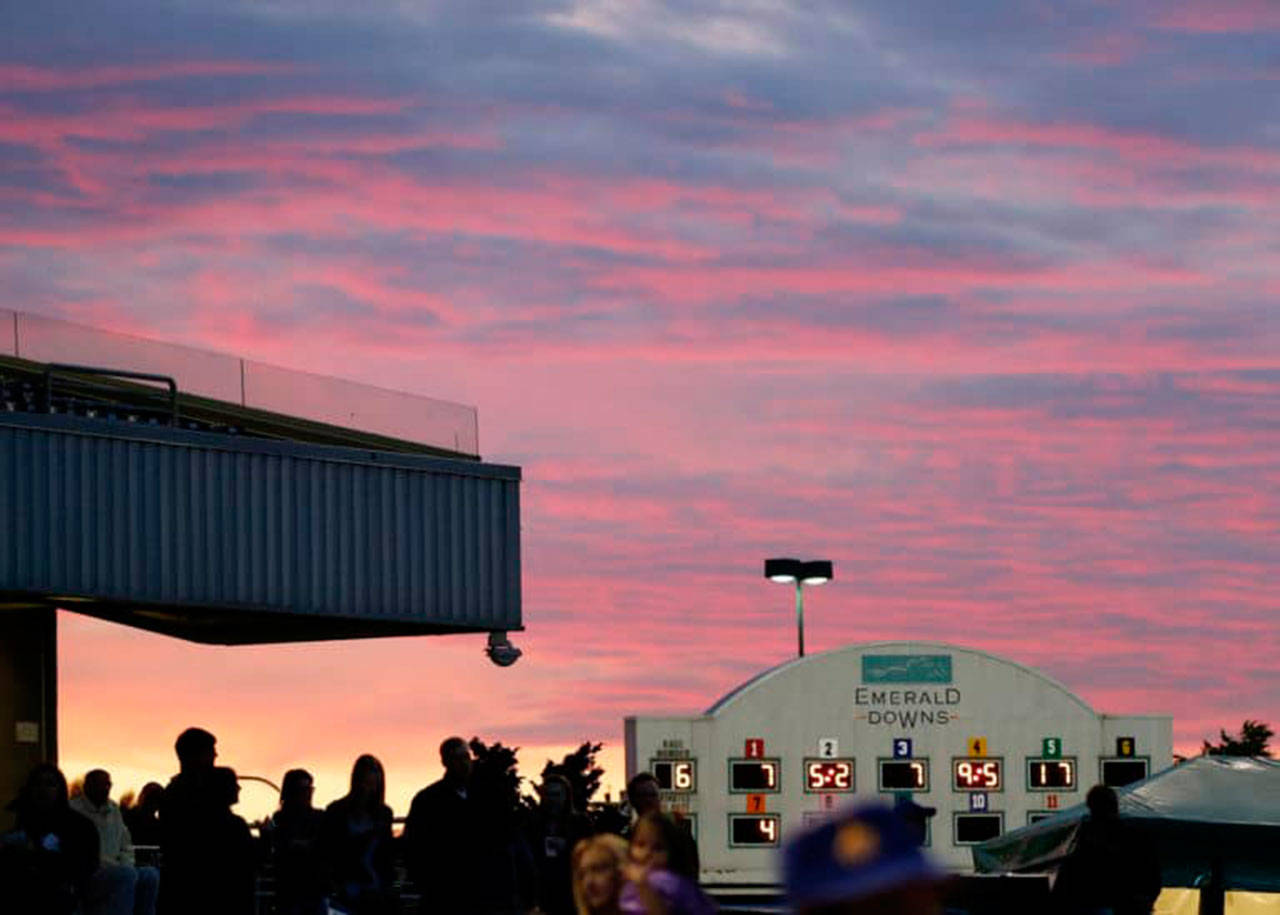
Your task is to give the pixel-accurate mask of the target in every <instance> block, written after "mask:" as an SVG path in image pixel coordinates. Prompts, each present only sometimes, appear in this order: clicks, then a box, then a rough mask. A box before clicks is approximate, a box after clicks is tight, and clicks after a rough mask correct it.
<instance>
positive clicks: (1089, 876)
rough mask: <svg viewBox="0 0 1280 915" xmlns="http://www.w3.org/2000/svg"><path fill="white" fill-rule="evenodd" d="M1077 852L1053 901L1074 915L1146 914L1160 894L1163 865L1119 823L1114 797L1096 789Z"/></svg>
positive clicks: (1063, 872)
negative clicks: (1101, 913) (1097, 913)
mask: <svg viewBox="0 0 1280 915" xmlns="http://www.w3.org/2000/svg"><path fill="white" fill-rule="evenodd" d="M1085 803H1086V804H1087V805H1088V807H1089V815H1088V816H1087V817H1085V819H1084V821H1083V822H1082V823H1081V824H1080V831H1079V832H1078V833H1077V836H1076V843H1075V848H1074V849H1073V850H1072V852H1071V854H1070V855H1068V856H1067V858H1066V860H1064V861H1063V862H1062V865H1061V866H1060V867H1059V868H1058V876H1057V879H1056V880H1055V881H1054V884H1053V898H1054V902H1055V903H1056V904H1057V908H1058V911H1060V912H1063V913H1070V915H1092V913H1095V912H1112V913H1114V915H1147V913H1149V912H1150V911H1151V909H1152V906H1153V905H1154V904H1155V901H1156V897H1157V896H1159V895H1160V865H1159V863H1158V862H1157V861H1156V860H1155V858H1154V857H1153V856H1152V854H1151V852H1150V851H1149V850H1148V848H1147V847H1146V844H1145V843H1144V842H1143V841H1142V839H1141V837H1140V836H1137V835H1135V834H1134V833H1133V832H1132V831H1131V830H1129V829H1127V828H1126V826H1125V824H1124V823H1123V822H1122V821H1121V820H1120V805H1119V801H1118V799H1117V798H1116V793H1115V792H1114V791H1113V790H1111V788H1109V787H1107V786H1106V785H1094V786H1093V787H1092V788H1090V789H1089V793H1088V795H1087V796H1086V798H1085Z"/></svg>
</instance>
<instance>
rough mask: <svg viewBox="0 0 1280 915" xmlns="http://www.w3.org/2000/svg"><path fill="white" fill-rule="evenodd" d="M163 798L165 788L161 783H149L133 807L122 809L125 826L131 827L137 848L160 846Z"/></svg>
mask: <svg viewBox="0 0 1280 915" xmlns="http://www.w3.org/2000/svg"><path fill="white" fill-rule="evenodd" d="M163 798H164V786H163V785H161V784H160V783H159V782H147V783H146V784H145V785H143V786H142V790H141V791H140V792H139V793H138V797H137V799H136V800H134V802H133V806H131V807H124V808H121V810H120V813H121V815H122V816H123V817H124V825H126V826H128V827H129V835H130V836H131V837H132V838H133V845H134V847H135V848H137V846H139V845H153V846H159V845H160V801H161V800H162V799H163Z"/></svg>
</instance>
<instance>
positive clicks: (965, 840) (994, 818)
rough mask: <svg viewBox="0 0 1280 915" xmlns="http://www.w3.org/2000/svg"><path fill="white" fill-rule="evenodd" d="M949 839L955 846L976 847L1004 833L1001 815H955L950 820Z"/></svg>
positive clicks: (997, 813) (1002, 815) (1002, 816)
mask: <svg viewBox="0 0 1280 915" xmlns="http://www.w3.org/2000/svg"><path fill="white" fill-rule="evenodd" d="M951 825H952V830H951V837H952V840H953V841H954V842H955V844H956V845H977V844H978V843H979V842H985V841H987V839H994V838H995V837H996V836H998V835H1000V833H1002V832H1004V814H1003V813H999V812H996V813H956V814H953V815H952V818H951Z"/></svg>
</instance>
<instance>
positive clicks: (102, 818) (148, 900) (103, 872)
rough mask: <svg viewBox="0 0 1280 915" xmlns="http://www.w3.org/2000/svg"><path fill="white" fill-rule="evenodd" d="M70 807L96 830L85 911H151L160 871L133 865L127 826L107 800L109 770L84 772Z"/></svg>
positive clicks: (126, 914) (117, 914) (92, 914)
mask: <svg viewBox="0 0 1280 915" xmlns="http://www.w3.org/2000/svg"><path fill="white" fill-rule="evenodd" d="M71 809H72V810H74V811H75V812H76V813H78V814H80V815H81V816H83V817H85V818H86V819H88V820H89V822H91V823H93V825H94V826H95V827H96V828H97V830H98V869H97V871H95V872H94V875H93V877H92V878H91V879H90V881H89V890H88V899H87V900H86V905H85V909H86V915H155V910H156V891H157V890H158V889H159V883H160V872H159V871H157V870H156V869H155V868H154V867H137V866H136V862H135V861H134V855H133V839H132V837H131V836H130V835H129V828H128V827H127V826H126V825H125V822H124V817H123V816H122V815H121V813H120V808H119V807H118V806H117V805H116V803H115V802H114V801H112V800H111V775H110V773H108V772H107V771H106V770H105V769H92V770H90V771H89V772H88V773H86V774H85V777H84V793H83V794H81V795H80V796H79V797H76V798H72V799H71Z"/></svg>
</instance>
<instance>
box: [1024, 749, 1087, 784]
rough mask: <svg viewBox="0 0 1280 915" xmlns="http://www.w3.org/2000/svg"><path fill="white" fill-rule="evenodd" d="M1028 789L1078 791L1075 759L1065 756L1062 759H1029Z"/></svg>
mask: <svg viewBox="0 0 1280 915" xmlns="http://www.w3.org/2000/svg"><path fill="white" fill-rule="evenodd" d="M1027 789H1028V790H1030V791H1074V790H1075V789H1076V761H1075V758H1074V757H1070V756H1064V757H1062V758H1061V759H1028V760H1027Z"/></svg>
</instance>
